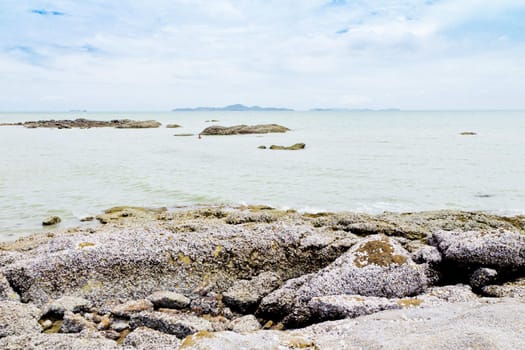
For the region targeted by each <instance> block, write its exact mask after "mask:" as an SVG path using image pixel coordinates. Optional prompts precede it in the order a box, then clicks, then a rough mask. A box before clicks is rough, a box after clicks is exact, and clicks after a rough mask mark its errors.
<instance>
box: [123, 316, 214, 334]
mask: <svg viewBox="0 0 525 350" xmlns="http://www.w3.org/2000/svg"><path fill="white" fill-rule="evenodd" d="M130 326H131V328H138V327H148V328H152V329H155V330H157V331H159V332H162V333H168V334H173V335H175V336H177V337H178V338H181V339H182V338H185V337H187V336H188V335H190V334H193V333H196V332H199V331H212V330H213V327H212V324H211V323H210V322H209V321H207V320H205V319H204V318H201V317H197V316H193V315H189V314H182V313H180V314H174V313H165V312H159V311H144V312H141V313H138V314H135V315H133V316H132V317H131V321H130Z"/></svg>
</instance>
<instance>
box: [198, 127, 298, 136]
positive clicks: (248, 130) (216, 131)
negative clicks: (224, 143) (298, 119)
mask: <svg viewBox="0 0 525 350" xmlns="http://www.w3.org/2000/svg"><path fill="white" fill-rule="evenodd" d="M287 131H290V129H288V128H286V127H284V126H281V125H277V124H261V125H235V126H230V127H225V126H210V127H207V128H206V129H204V130H203V131H202V132H201V133H200V134H201V135H239V134H268V133H283V132H287Z"/></svg>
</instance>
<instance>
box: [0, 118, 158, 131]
mask: <svg viewBox="0 0 525 350" xmlns="http://www.w3.org/2000/svg"><path fill="white" fill-rule="evenodd" d="M160 125H161V123H160V122H158V121H155V120H139V121H137V120H130V119H113V120H109V121H105V120H89V119H84V118H79V119H74V120H70V119H65V120H53V119H52V120H38V121H27V122H19V123H4V124H0V126H23V127H25V128H28V129H36V128H51V129H73V128H80V129H89V128H117V129H144V128H158V127H159V126H160Z"/></svg>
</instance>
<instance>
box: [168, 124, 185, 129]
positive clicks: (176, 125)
mask: <svg viewBox="0 0 525 350" xmlns="http://www.w3.org/2000/svg"><path fill="white" fill-rule="evenodd" d="M180 127H181V126H180V125H179V124H168V125H166V128H168V129H176V128H180Z"/></svg>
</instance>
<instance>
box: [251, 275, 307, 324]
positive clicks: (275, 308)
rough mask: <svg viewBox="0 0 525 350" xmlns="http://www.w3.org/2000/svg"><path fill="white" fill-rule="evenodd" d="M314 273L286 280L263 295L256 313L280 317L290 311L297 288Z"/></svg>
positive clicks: (293, 304)
mask: <svg viewBox="0 0 525 350" xmlns="http://www.w3.org/2000/svg"><path fill="white" fill-rule="evenodd" d="M313 276H314V274H307V275H303V276H301V277H298V278H292V279H289V280H288V281H286V282H285V283H284V284H283V286H282V287H281V288H279V289H277V290H275V291H273V292H272V293H270V294H268V295H267V296H265V297H264V298H263V299H262V300H261V303H260V305H259V308H258V309H257V313H256V314H257V315H261V316H263V317H277V318H282V317H284V316H285V315H287V314H289V313H290V312H292V309H293V308H294V306H295V300H296V298H297V291H298V290H299V288H300V287H301V286H302V285H304V284H305V283H306V282H308V281H309V280H310V279H311V278H312V277H313Z"/></svg>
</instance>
